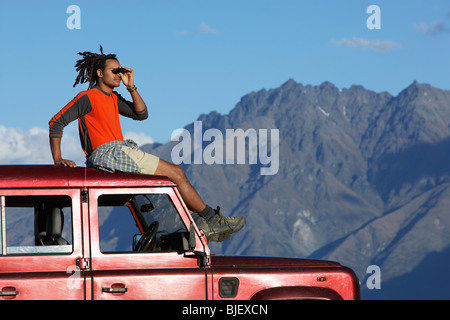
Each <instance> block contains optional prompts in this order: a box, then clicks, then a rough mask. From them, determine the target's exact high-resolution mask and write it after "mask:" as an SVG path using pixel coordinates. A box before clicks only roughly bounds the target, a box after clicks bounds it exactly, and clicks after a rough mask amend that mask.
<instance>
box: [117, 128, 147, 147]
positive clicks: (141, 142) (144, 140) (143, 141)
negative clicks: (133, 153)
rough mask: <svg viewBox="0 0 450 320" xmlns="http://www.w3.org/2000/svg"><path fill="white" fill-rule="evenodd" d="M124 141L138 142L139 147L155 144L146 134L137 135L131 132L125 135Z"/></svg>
mask: <svg viewBox="0 0 450 320" xmlns="http://www.w3.org/2000/svg"><path fill="white" fill-rule="evenodd" d="M124 139H131V140H133V141H134V142H136V143H137V145H138V146H143V145H144V144H147V143H153V142H155V141H154V140H153V138H152V137H149V136H147V135H146V134H145V133H136V132H131V131H129V132H126V133H125V134H124Z"/></svg>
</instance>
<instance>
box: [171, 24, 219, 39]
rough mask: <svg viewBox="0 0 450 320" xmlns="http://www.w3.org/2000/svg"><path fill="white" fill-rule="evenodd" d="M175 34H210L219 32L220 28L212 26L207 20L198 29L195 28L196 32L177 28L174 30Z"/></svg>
mask: <svg viewBox="0 0 450 320" xmlns="http://www.w3.org/2000/svg"><path fill="white" fill-rule="evenodd" d="M174 34H175V35H177V36H189V35H191V34H198V35H200V34H210V35H215V34H219V30H217V29H214V28H212V27H210V26H209V25H208V24H207V23H205V22H202V23H200V25H199V26H198V27H197V29H195V32H190V31H187V30H177V31H175V32H174Z"/></svg>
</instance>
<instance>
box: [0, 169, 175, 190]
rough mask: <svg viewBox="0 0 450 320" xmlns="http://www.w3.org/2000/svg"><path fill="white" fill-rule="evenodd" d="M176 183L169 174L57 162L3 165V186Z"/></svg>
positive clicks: (0, 172)
mask: <svg viewBox="0 0 450 320" xmlns="http://www.w3.org/2000/svg"><path fill="white" fill-rule="evenodd" d="M130 186H133V187H145V186H146V187H149V186H175V183H174V182H172V181H171V180H170V179H169V178H167V177H162V176H154V175H146V174H137V173H124V172H115V173H109V172H105V171H102V170H98V169H92V168H85V167H77V168H69V167H63V166H56V165H0V189H4V188H55V187H80V188H81V187H130Z"/></svg>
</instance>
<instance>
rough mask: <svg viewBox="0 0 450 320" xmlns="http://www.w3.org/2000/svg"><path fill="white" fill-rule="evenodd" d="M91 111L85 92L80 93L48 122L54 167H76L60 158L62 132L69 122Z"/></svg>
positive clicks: (69, 161) (73, 163)
mask: <svg viewBox="0 0 450 320" xmlns="http://www.w3.org/2000/svg"><path fill="white" fill-rule="evenodd" d="M91 110H92V108H91V103H90V100H89V97H88V96H87V94H86V93H85V92H81V93H79V94H78V95H77V96H76V97H75V98H74V99H73V100H72V101H71V102H69V103H68V104H67V105H66V106H65V107H64V108H62V109H61V111H59V112H58V113H57V114H56V115H55V116H53V118H52V119H51V120H50V121H49V136H50V150H51V152H52V157H53V161H54V163H55V164H56V165H62V166H65V167H76V166H77V165H76V164H75V162H73V161H71V160H66V159H63V158H62V156H61V139H62V136H63V130H64V127H66V126H67V125H68V124H69V123H70V122H72V121H74V120H75V119H78V118H79V117H81V116H83V115H85V114H87V113H89V112H90V111H91Z"/></svg>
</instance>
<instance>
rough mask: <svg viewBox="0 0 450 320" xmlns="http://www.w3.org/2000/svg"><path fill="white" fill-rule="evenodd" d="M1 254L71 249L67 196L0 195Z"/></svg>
mask: <svg viewBox="0 0 450 320" xmlns="http://www.w3.org/2000/svg"><path fill="white" fill-rule="evenodd" d="M0 198H1V203H2V206H1V248H2V249H1V254H2V255H22V254H64V253H71V252H72V200H71V198H70V197H69V196H1V197H0Z"/></svg>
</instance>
